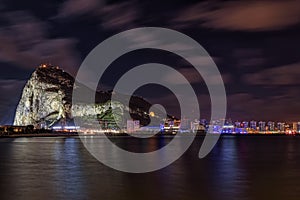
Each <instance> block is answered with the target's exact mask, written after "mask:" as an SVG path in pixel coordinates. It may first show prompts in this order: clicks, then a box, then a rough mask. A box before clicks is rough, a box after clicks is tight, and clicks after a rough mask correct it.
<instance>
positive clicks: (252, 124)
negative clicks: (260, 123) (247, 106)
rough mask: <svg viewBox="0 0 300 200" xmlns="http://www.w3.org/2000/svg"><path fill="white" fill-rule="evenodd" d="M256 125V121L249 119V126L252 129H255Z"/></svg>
mask: <svg viewBox="0 0 300 200" xmlns="http://www.w3.org/2000/svg"><path fill="white" fill-rule="evenodd" d="M256 127H257V122H256V121H253V120H252V121H250V128H251V129H252V130H254V131H255V130H256Z"/></svg>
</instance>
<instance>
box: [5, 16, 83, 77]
mask: <svg viewBox="0 0 300 200" xmlns="http://www.w3.org/2000/svg"><path fill="white" fill-rule="evenodd" d="M2 17H3V18H4V19H7V21H8V23H7V25H6V26H3V27H1V29H0V43H1V47H0V61H1V62H7V63H14V64H17V65H18V66H20V67H24V68H28V69H34V68H35V67H36V66H37V65H39V64H40V63H42V62H55V63H53V64H55V65H59V66H62V67H64V68H65V69H66V71H68V72H70V73H72V74H74V72H75V71H76V69H77V68H78V66H79V57H80V56H79V54H78V52H77V50H76V39H72V38H53V39H52V38H49V37H48V34H47V27H48V24H47V23H46V22H43V21H41V20H39V19H37V18H36V17H34V16H33V15H32V14H30V13H28V12H24V11H22V12H20V11H18V12H7V13H4V14H2Z"/></svg>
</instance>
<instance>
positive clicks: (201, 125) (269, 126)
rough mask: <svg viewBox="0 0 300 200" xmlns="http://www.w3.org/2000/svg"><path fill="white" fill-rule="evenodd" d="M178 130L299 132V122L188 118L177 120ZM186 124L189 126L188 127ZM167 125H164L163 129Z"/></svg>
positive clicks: (256, 132) (264, 132) (228, 132)
mask: <svg viewBox="0 0 300 200" xmlns="http://www.w3.org/2000/svg"><path fill="white" fill-rule="evenodd" d="M177 123H178V124H179V125H178V130H179V131H185V130H186V131H191V132H199V131H204V132H209V133H218V134H299V133H300V122H292V123H286V122H274V121H255V120H252V121H232V120H230V119H228V120H226V119H221V120H213V121H212V122H211V123H210V122H208V121H207V120H206V119H201V120H193V121H191V120H188V119H183V120H182V122H178V121H177ZM188 124H190V126H189V127H188ZM168 129H169V127H168V126H165V127H164V130H168Z"/></svg>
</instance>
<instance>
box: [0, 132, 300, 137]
mask: <svg viewBox="0 0 300 200" xmlns="http://www.w3.org/2000/svg"><path fill="white" fill-rule="evenodd" d="M141 135H143V136H144V138H147V136H148V137H152V138H153V137H158V138H159V137H164V136H173V137H175V136H176V135H177V134H172V133H161V132H160V133H157V134H155V135H154V134H150V133H144V134H143V133H141V134H128V133H118V134H116V133H109V132H108V133H101V134H99V133H97V134H80V133H78V132H68V133H66V132H49V133H22V134H9V135H1V136H0V138H22V137H29V138H30V137H79V136H86V137H92V136H96V137H97V136H107V137H124V136H125V137H129V138H130V137H136V138H138V136H141ZM181 135H182V136H193V135H194V134H192V133H182V134H181ZM206 135H207V133H197V134H196V136H202V137H204V136H206ZM209 135H212V136H221V137H223V136H236V137H253V136H268V137H269V136H289V137H290V136H300V134H292V135H289V134H285V133H277V134H216V133H211V134H209Z"/></svg>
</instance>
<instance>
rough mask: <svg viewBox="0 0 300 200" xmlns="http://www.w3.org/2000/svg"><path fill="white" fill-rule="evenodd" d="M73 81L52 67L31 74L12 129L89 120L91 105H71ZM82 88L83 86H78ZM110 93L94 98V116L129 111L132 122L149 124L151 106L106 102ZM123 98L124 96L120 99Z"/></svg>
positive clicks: (141, 102) (139, 102)
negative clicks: (83, 119) (113, 111)
mask: <svg viewBox="0 0 300 200" xmlns="http://www.w3.org/2000/svg"><path fill="white" fill-rule="evenodd" d="M73 84H74V78H73V77H72V76H71V75H69V74H68V73H66V72H64V71H63V70H62V69H60V68H59V67H56V66H52V65H45V64H43V65H41V66H39V67H38V68H37V69H36V71H34V72H33V74H32V76H31V78H30V79H29V80H28V82H27V84H26V85H25V87H24V89H23V93H22V97H21V99H20V101H19V104H18V107H17V110H16V113H15V119H14V125H22V126H23V125H34V126H35V127H40V128H42V127H51V126H53V125H54V124H57V123H60V122H62V121H63V122H64V123H67V124H68V123H72V119H73V117H82V118H87V117H93V116H91V115H92V113H94V112H93V111H94V110H93V109H94V105H72V103H71V102H72V90H73ZM82 87H84V86H82ZM110 97H111V92H98V93H97V94H96V113H97V115H102V116H103V113H111V112H107V110H109V109H116V108H118V109H119V110H120V113H122V112H123V111H124V109H126V110H130V113H131V116H132V118H134V119H139V120H140V121H141V124H142V125H146V124H147V123H148V122H149V119H150V118H149V116H148V114H145V113H148V111H149V108H150V106H151V104H149V103H148V102H147V101H145V100H144V99H142V98H139V97H131V101H130V108H128V107H126V106H124V105H121V104H120V103H118V102H113V103H111V102H110ZM124 97H125V96H124Z"/></svg>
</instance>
